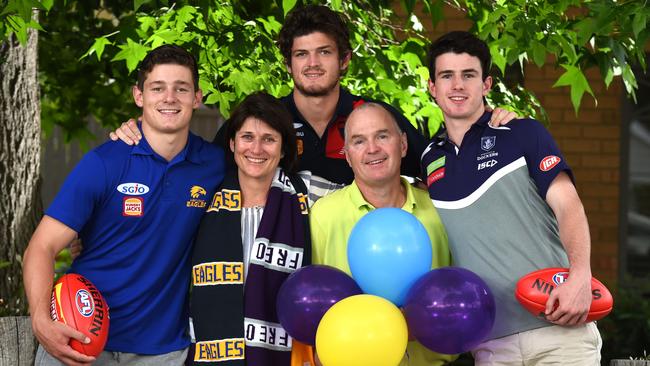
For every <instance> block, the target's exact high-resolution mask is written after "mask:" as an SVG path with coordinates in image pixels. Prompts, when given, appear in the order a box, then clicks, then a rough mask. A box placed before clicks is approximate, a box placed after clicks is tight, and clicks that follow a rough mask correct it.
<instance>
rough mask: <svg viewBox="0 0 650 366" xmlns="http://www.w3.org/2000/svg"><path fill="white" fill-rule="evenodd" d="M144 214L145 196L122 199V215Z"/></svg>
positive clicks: (134, 215) (135, 215) (138, 215)
mask: <svg viewBox="0 0 650 366" xmlns="http://www.w3.org/2000/svg"><path fill="white" fill-rule="evenodd" d="M142 215H144V198H142V197H124V199H123V200H122V216H132V217H140V216H142Z"/></svg>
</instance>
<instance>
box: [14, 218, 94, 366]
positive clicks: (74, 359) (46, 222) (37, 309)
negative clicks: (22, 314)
mask: <svg viewBox="0 0 650 366" xmlns="http://www.w3.org/2000/svg"><path fill="white" fill-rule="evenodd" d="M76 236H77V233H76V232H75V231H74V230H72V229H71V228H69V227H68V226H66V225H65V224H63V223H62V222H60V221H58V220H56V219H54V218H52V217H50V216H47V215H46V216H43V219H42V220H41V222H40V223H39V224H38V227H37V228H36V230H35V231H34V234H33V235H32V238H31V240H30V241H29V245H28V246H27V249H26V250H25V255H24V262H23V280H24V283H25V293H26V295H27V299H28V301H29V312H30V314H31V318H32V328H33V329H34V335H35V336H36V338H37V339H38V341H39V342H40V344H41V345H42V346H43V348H45V350H46V351H47V352H48V353H49V354H50V355H52V356H54V357H56V358H57V359H59V360H60V361H61V362H63V363H65V364H67V365H75V366H76V365H90V363H91V362H92V361H94V360H95V358H93V357H89V356H86V355H83V354H81V353H79V352H77V351H75V350H73V349H72V348H71V347H70V346H69V345H68V343H69V341H70V338H75V339H77V340H79V341H80V342H84V343H87V342H89V341H90V339H88V337H86V336H85V335H84V334H83V333H81V332H78V331H76V330H74V329H73V328H71V327H69V326H67V325H65V324H63V323H60V322H56V321H53V320H52V318H51V316H50V301H51V296H52V280H53V277H54V258H55V257H56V255H57V253H58V252H59V251H61V250H62V249H63V248H65V247H66V245H68V243H70V242H71V241H72V240H73V239H75V238H76Z"/></svg>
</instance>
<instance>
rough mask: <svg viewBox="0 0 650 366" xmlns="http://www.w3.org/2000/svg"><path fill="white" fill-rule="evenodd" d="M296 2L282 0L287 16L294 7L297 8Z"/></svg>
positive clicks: (293, 0) (294, 0)
mask: <svg viewBox="0 0 650 366" xmlns="http://www.w3.org/2000/svg"><path fill="white" fill-rule="evenodd" d="M296 1H297V0H282V11H284V15H285V16H286V15H287V13H288V12H290V11H291V9H293V7H294V6H296Z"/></svg>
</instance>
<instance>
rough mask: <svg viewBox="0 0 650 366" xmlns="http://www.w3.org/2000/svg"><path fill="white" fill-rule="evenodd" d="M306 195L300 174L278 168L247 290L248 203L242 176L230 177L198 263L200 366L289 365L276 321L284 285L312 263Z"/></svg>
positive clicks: (195, 297) (204, 229) (199, 243)
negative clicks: (244, 221)
mask: <svg viewBox="0 0 650 366" xmlns="http://www.w3.org/2000/svg"><path fill="white" fill-rule="evenodd" d="M296 191H298V192H296ZM307 194H308V192H307V188H306V186H305V184H304V182H303V181H302V180H301V179H300V178H299V177H298V176H297V175H288V174H286V173H285V172H284V171H283V170H282V169H280V168H278V170H277V171H276V173H275V177H274V179H273V182H272V184H271V188H270V190H269V193H268V197H267V200H266V205H265V207H264V213H263V215H262V219H261V221H260V224H259V227H258V230H257V235H256V238H255V242H254V245H253V250H252V253H251V257H250V264H249V267H248V272H247V278H246V286H244V263H243V248H242V240H241V205H242V197H241V191H240V187H239V182H238V179H237V172H236V171H233V172H230V173H229V174H226V177H225V178H224V181H223V183H222V186H221V187H220V188H219V189H218V191H217V193H216V194H215V196H214V199H213V200H212V203H211V205H210V207H208V209H207V212H206V214H205V215H204V217H203V220H202V222H201V225H200V227H199V230H198V233H197V237H196V242H195V247H194V252H193V258H192V265H193V267H192V285H193V286H192V294H191V310H190V311H191V316H192V319H193V325H194V333H195V337H196V342H197V343H196V344H193V345H192V347H191V351H190V355H191V359H192V360H193V362H194V363H195V364H197V365H205V364H206V362H207V363H211V362H213V363H215V364H217V363H218V365H255V366H265V365H269V366H271V365H273V366H281V365H290V360H291V345H292V339H291V337H290V336H289V335H288V334H287V332H286V331H285V330H284V329H283V328H282V326H281V325H280V324H279V322H278V318H277V314H276V305H275V304H276V296H277V293H278V291H279V289H280V286H281V285H282V283H283V282H284V280H285V279H286V278H287V277H288V276H289V275H290V274H291V273H292V272H294V271H295V270H297V269H298V268H300V267H302V266H304V265H307V264H309V262H310V261H311V241H310V234H309V221H308V219H307ZM192 351H193V352H192Z"/></svg>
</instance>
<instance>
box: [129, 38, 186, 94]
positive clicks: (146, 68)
mask: <svg viewBox="0 0 650 366" xmlns="http://www.w3.org/2000/svg"><path fill="white" fill-rule="evenodd" d="M164 64H172V65H181V66H186V67H187V68H189V69H190V71H191V72H192V79H193V81H194V89H195V91H196V90H199V68H198V66H197V64H196V59H195V58H194V56H192V54H191V53H189V52H187V50H186V49H184V48H183V47H179V46H176V45H171V44H167V45H162V46H160V47H157V48H155V49H153V50H151V51H149V53H148V54H147V56H145V58H144V59H143V60H142V61H140V64H139V65H138V89H140V90H142V89H143V88H144V80H145V79H146V78H147V76H148V75H149V73H150V72H151V70H153V68H154V66H156V65H164Z"/></svg>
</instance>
